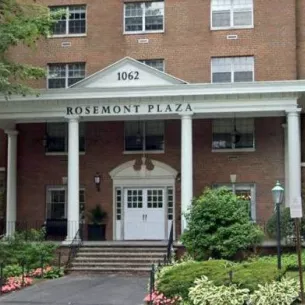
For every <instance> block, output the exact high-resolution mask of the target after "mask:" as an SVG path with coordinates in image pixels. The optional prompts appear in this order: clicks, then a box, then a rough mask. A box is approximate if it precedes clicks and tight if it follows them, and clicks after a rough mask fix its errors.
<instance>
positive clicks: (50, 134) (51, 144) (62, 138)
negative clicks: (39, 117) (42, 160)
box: [46, 122, 85, 153]
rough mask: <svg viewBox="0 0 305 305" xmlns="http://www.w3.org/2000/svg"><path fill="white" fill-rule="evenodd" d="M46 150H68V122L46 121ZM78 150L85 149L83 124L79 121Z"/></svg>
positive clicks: (55, 151)
mask: <svg viewBox="0 0 305 305" xmlns="http://www.w3.org/2000/svg"><path fill="white" fill-rule="evenodd" d="M46 129H47V143H46V152H53V153H62V152H67V151H68V123H65V122H63V123H47V127H46ZM79 151H81V152H84V151H85V125H84V123H83V122H81V123H79Z"/></svg>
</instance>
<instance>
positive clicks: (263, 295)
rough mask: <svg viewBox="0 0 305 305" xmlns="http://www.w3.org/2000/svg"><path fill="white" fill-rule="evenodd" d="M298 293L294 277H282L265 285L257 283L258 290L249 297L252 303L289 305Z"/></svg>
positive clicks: (254, 304) (259, 304) (257, 304)
mask: <svg viewBox="0 0 305 305" xmlns="http://www.w3.org/2000/svg"><path fill="white" fill-rule="evenodd" d="M298 295H299V284H298V282H297V281H296V280H294V279H288V278H285V277H284V278H282V279H281V281H278V282H276V281H273V282H271V283H267V284H265V285H259V287H258V290H256V291H254V293H253V294H252V295H251V297H250V304H253V305H279V304H280V305H290V304H292V303H293V302H294V301H295V300H296V299H298Z"/></svg>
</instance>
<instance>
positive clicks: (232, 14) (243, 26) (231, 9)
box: [210, 0, 254, 31]
mask: <svg viewBox="0 0 305 305" xmlns="http://www.w3.org/2000/svg"><path fill="white" fill-rule="evenodd" d="M233 2H234V0H231V7H230V26H223V27H221V26H218V27H214V26H213V11H218V10H215V9H213V0H211V1H210V6H211V9H210V20H211V22H210V29H211V30H212V31H217V30H218V31H219V30H229V29H252V28H254V3H253V0H252V16H251V18H252V23H251V24H250V25H242V26H234V24H233V22H234V11H248V10H247V9H243V10H242V9H241V10H234V4H233Z"/></svg>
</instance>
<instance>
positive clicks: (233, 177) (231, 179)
mask: <svg viewBox="0 0 305 305" xmlns="http://www.w3.org/2000/svg"><path fill="white" fill-rule="evenodd" d="M230 182H231V183H235V182H236V175H235V174H231V175H230Z"/></svg>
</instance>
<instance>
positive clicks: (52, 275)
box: [43, 268, 64, 279]
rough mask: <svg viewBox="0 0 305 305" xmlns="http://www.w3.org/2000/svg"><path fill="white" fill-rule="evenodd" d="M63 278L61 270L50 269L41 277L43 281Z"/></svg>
mask: <svg viewBox="0 0 305 305" xmlns="http://www.w3.org/2000/svg"><path fill="white" fill-rule="evenodd" d="M62 276H64V270H63V268H51V269H50V270H47V271H46V272H44V274H43V277H44V278H45V279H57V278H60V277H62Z"/></svg>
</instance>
